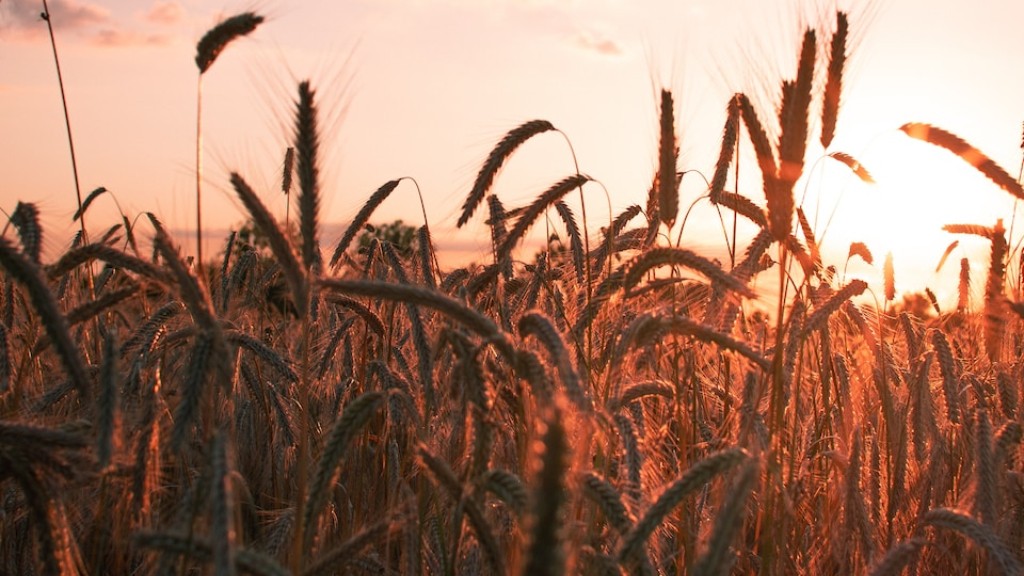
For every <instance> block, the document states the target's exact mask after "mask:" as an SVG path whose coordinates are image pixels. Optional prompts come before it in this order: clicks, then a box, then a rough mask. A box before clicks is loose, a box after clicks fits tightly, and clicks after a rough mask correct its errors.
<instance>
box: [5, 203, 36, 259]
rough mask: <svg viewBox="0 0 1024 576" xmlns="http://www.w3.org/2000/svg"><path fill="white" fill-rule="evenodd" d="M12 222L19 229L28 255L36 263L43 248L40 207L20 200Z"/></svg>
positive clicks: (22, 243) (22, 244) (23, 246)
mask: <svg viewBox="0 0 1024 576" xmlns="http://www.w3.org/2000/svg"><path fill="white" fill-rule="evenodd" d="M11 224H14V227H15V228H17V229H18V236H19V237H20V238H21V246H22V249H23V251H24V253H25V255H26V256H28V257H29V258H30V259H31V260H32V261H33V262H35V263H36V265H39V257H40V254H41V253H42V249H43V229H42V227H41V226H40V225H39V209H38V208H36V206H35V204H28V203H25V202H18V205H17V206H16V207H15V208H14V213H13V214H11Z"/></svg>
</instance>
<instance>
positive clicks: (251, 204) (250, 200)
mask: <svg viewBox="0 0 1024 576" xmlns="http://www.w3.org/2000/svg"><path fill="white" fill-rule="evenodd" d="M231 185H232V186H233V187H234V188H235V193H236V194H238V199H239V200H241V201H242V204H244V205H245V208H246V210H248V211H249V215H250V216H252V220H253V222H254V223H255V224H256V225H257V226H259V228H260V230H262V231H263V233H264V234H265V235H266V236H267V241H268V242H269V244H270V250H271V252H273V254H274V257H275V258H277V261H278V263H279V264H280V265H281V270H282V271H283V272H284V277H285V280H286V281H287V282H288V287H289V288H291V291H292V298H293V299H294V301H295V306H296V308H297V309H298V312H299V316H300V317H302V316H305V314H306V312H307V311H308V309H309V289H308V285H307V280H306V274H305V272H303V269H302V266H301V265H300V264H299V258H298V256H296V255H295V250H294V249H293V248H292V245H291V243H290V242H289V241H288V238H287V237H286V236H285V235H284V232H282V231H281V227H280V226H278V225H277V222H276V221H275V220H274V217H273V216H271V215H270V211H268V210H267V207H266V206H264V205H263V202H262V201H260V199H259V197H257V196H256V192H254V191H253V189H252V188H251V187H249V185H248V184H247V183H246V182H245V180H243V179H242V177H241V176H239V175H238V173H237V172H232V173H231Z"/></svg>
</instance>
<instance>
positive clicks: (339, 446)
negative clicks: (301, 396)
mask: <svg viewBox="0 0 1024 576" xmlns="http://www.w3.org/2000/svg"><path fill="white" fill-rule="evenodd" d="M386 398H387V393H386V392H381V391H374V392H366V393H365V394H363V395H362V396H360V397H358V398H356V399H355V400H353V401H352V402H350V403H349V404H348V405H347V406H346V407H345V410H344V411H343V412H342V413H341V416H340V417H339V418H338V419H337V420H336V421H335V423H334V425H333V426H331V430H330V432H328V434H327V439H326V441H325V443H324V449H323V453H322V454H321V456H320V461H319V462H317V467H316V472H315V473H314V474H313V482H312V484H311V485H310V489H309V499H308V502H307V505H306V508H305V517H304V518H302V519H301V521H302V522H303V523H304V524H305V533H306V535H307V539H308V538H312V535H313V530H312V527H313V523H314V522H315V521H316V519H317V518H318V517H319V516H320V514H321V512H323V507H324V505H325V504H326V503H327V497H328V490H329V488H330V485H331V483H332V479H333V478H334V476H335V474H337V472H338V466H339V465H340V464H341V461H342V457H343V456H344V455H345V451H346V450H347V449H348V445H349V443H350V442H352V440H353V439H354V438H355V437H356V435H357V434H359V432H361V431H362V429H363V427H364V426H366V423H367V422H369V420H370V418H371V417H372V416H373V415H374V414H376V413H377V410H378V409H379V408H380V406H381V405H382V404H383V403H384V400H385V399H386Z"/></svg>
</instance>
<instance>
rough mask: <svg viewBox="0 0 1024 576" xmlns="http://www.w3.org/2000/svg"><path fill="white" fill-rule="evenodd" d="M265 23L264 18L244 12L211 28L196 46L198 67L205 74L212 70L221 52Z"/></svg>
mask: <svg viewBox="0 0 1024 576" xmlns="http://www.w3.org/2000/svg"><path fill="white" fill-rule="evenodd" d="M262 23H263V16H260V15H258V14H255V13H253V12H243V13H241V14H238V15H235V16H232V17H231V18H228V19H227V20H224V21H223V22H221V23H220V24H217V25H216V26H214V27H213V28H211V29H210V30H209V31H208V32H207V33H206V34H204V35H203V37H202V38H201V39H200V40H199V43H198V44H196V66H198V67H199V73H200V74H203V73H205V72H206V71H207V70H209V69H210V66H212V65H213V63H214V61H216V60H217V56H219V55H220V53H221V51H222V50H224V48H225V47H226V46H227V45H228V44H230V43H231V42H232V41H233V40H235V39H236V38H241V37H242V36H245V35H247V34H249V33H250V32H252V31H253V30H255V29H256V27H257V26H259V25H260V24H262Z"/></svg>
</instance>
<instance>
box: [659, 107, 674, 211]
mask: <svg viewBox="0 0 1024 576" xmlns="http://www.w3.org/2000/svg"><path fill="white" fill-rule="evenodd" d="M674 108H675V102H674V101H673V99H672V92H671V91H670V90H662V91H661V106H660V110H661V113H660V115H659V120H658V126H659V128H660V140H659V142H658V213H659V215H660V216H661V222H662V223H663V224H665V226H668V227H669V228H671V227H672V224H674V223H675V221H676V215H677V214H678V213H679V190H678V188H677V186H676V156H677V155H678V154H679V148H678V145H677V143H676V122H675V110H674Z"/></svg>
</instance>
